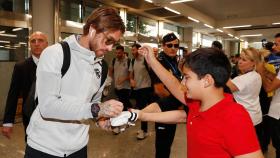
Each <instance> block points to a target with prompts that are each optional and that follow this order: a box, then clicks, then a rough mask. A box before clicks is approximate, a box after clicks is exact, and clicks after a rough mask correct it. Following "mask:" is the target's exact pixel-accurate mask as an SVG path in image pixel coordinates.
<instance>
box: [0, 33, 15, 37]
mask: <svg viewBox="0 0 280 158" xmlns="http://www.w3.org/2000/svg"><path fill="white" fill-rule="evenodd" d="M0 36H4V37H17V35H13V34H7V33H0Z"/></svg>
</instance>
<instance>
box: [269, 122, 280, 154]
mask: <svg viewBox="0 0 280 158" xmlns="http://www.w3.org/2000/svg"><path fill="white" fill-rule="evenodd" d="M269 128H270V130H269V131H270V135H271V139H272V145H273V147H274V148H275V150H276V158H280V120H279V119H278V120H277V119H275V118H272V117H269Z"/></svg>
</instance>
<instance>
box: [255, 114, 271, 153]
mask: <svg viewBox="0 0 280 158" xmlns="http://www.w3.org/2000/svg"><path fill="white" fill-rule="evenodd" d="M257 126H258V125H257ZM269 128H270V127H269V116H267V115H265V116H263V121H262V123H261V125H260V126H259V127H256V126H255V129H256V132H257V136H258V139H259V142H260V146H261V149H262V152H263V153H265V152H267V150H268V145H269V143H270V138H271V136H270V130H269Z"/></svg>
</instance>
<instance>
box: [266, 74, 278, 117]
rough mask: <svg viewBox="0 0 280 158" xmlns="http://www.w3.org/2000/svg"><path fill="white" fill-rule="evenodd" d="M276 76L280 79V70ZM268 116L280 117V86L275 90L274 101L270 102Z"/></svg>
mask: <svg viewBox="0 0 280 158" xmlns="http://www.w3.org/2000/svg"><path fill="white" fill-rule="evenodd" d="M276 78H277V79H278V80H280V71H279V72H278V74H277V76H276ZM268 116H270V117H273V118H275V119H277V120H278V119H279V118H280V88H278V89H276V90H275V94H274V96H273V97H272V101H271V103H270V108H269V111H268Z"/></svg>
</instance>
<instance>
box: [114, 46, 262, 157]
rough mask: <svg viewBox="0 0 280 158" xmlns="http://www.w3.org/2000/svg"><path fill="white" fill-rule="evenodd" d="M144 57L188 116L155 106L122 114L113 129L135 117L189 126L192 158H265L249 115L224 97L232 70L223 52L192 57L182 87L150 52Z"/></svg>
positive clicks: (209, 50) (197, 53) (146, 50)
mask: <svg viewBox="0 0 280 158" xmlns="http://www.w3.org/2000/svg"><path fill="white" fill-rule="evenodd" d="M141 52H142V54H143V55H144V56H145V58H146V60H147V62H148V63H149V64H150V66H151V67H152V69H153V70H154V72H155V73H156V74H157V76H158V77H159V78H160V79H161V80H162V82H163V83H164V84H165V86H166V87H167V88H168V89H169V90H170V92H171V93H172V94H173V95H174V96H175V97H176V98H177V99H178V100H180V101H181V102H182V103H184V104H186V105H187V106H188V107H189V112H188V115H187V113H186V112H185V111H184V110H174V111H168V112H161V109H160V108H161V107H160V106H159V105H158V104H156V103H153V104H151V105H149V106H148V107H146V108H145V109H143V110H141V111H135V112H123V113H122V114H121V115H120V116H119V117H116V118H114V119H111V124H112V126H114V125H120V124H119V123H120V122H122V120H125V119H126V118H127V119H126V122H127V121H135V120H136V119H137V116H138V119H140V120H142V121H155V122H164V123H180V122H186V121H187V143H188V147H187V155H188V156H187V157H188V158H231V157H234V158H263V155H262V152H261V150H260V147H259V143H258V140H257V137H256V133H255V130H254V127H253V124H252V121H251V119H250V117H249V114H248V113H247V111H246V110H245V109H244V108H243V106H241V105H239V104H237V103H236V102H234V101H233V98H232V96H231V95H230V94H225V93H224V91H223V87H224V86H225V84H226V82H227V81H228V79H229V76H230V70H231V66H230V63H229V61H228V59H227V57H226V55H225V54H224V53H223V52H222V51H219V50H217V49H213V48H202V49H198V50H196V51H194V52H193V53H191V54H190V55H189V56H188V57H187V58H186V62H185V64H184V68H183V74H184V79H183V81H182V82H181V83H180V82H179V81H178V80H177V79H176V78H175V77H174V76H172V75H171V74H170V73H169V72H168V71H167V70H166V69H164V68H163V67H162V66H161V65H160V64H159V63H158V61H157V60H156V58H155V57H154V55H153V53H152V49H151V48H150V47H148V46H146V47H143V48H142V49H141ZM135 115H136V117H134V119H133V117H132V116H135ZM124 122H125V121H124Z"/></svg>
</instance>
